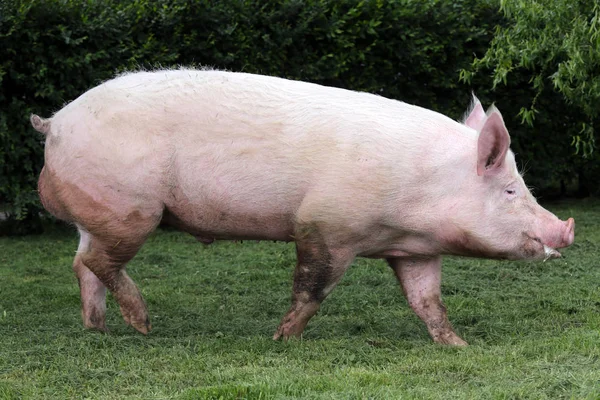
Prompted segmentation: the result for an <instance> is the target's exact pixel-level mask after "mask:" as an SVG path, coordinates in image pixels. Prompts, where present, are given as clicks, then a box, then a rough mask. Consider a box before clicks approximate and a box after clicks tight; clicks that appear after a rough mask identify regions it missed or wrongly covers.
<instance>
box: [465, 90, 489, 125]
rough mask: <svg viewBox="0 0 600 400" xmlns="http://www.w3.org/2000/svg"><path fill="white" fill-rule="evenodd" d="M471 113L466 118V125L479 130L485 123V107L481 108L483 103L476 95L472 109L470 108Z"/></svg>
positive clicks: (468, 112)
mask: <svg viewBox="0 0 600 400" xmlns="http://www.w3.org/2000/svg"><path fill="white" fill-rule="evenodd" d="M469 110H470V111H467V116H466V117H465V122H464V124H465V125H466V126H468V127H469V128H473V129H475V130H478V129H479V128H480V127H481V125H482V123H483V121H485V111H483V107H482V106H481V102H480V101H479V99H478V98H477V97H475V94H473V100H472V102H471V107H469Z"/></svg>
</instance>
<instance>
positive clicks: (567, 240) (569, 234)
mask: <svg viewBox="0 0 600 400" xmlns="http://www.w3.org/2000/svg"><path fill="white" fill-rule="evenodd" d="M574 239H575V220H574V219H573V218H569V219H568V220H567V222H566V223H565V230H564V232H563V235H562V243H561V244H559V245H558V246H556V247H557V248H562V247H568V246H570V245H571V244H572V243H573V240H574Z"/></svg>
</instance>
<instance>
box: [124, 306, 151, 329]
mask: <svg viewBox="0 0 600 400" xmlns="http://www.w3.org/2000/svg"><path fill="white" fill-rule="evenodd" d="M121 314H122V315H123V319H124V320H125V323H126V324H127V325H131V326H133V327H134V328H135V329H136V330H137V331H138V332H140V333H143V334H144V335H147V334H148V332H150V330H151V329H152V325H151V324H150V319H149V318H148V313H147V312H146V310H145V309H144V310H142V311H141V312H138V313H137V314H138V315H135V314H136V313H134V312H130V311H129V310H127V309H125V308H123V307H121Z"/></svg>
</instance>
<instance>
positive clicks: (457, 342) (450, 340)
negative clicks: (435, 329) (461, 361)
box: [433, 332, 469, 347]
mask: <svg viewBox="0 0 600 400" xmlns="http://www.w3.org/2000/svg"><path fill="white" fill-rule="evenodd" d="M433 340H434V341H435V342H436V343H439V344H445V345H448V346H457V347H465V346H468V345H469V344H468V343H467V342H465V341H464V340H462V339H461V338H460V337H459V336H458V335H457V334H456V333H454V332H450V333H445V334H442V335H439V336H437V337H434V338H433Z"/></svg>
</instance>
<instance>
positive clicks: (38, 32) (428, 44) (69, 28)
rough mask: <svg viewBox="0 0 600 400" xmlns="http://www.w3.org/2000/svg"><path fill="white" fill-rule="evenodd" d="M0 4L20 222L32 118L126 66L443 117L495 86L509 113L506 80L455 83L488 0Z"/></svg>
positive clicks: (31, 194) (484, 28)
mask: <svg viewBox="0 0 600 400" xmlns="http://www.w3.org/2000/svg"><path fill="white" fill-rule="evenodd" d="M0 4H1V5H0V7H1V8H0V140H1V142H0V207H2V204H4V208H5V212H7V213H8V214H9V216H10V217H11V218H14V219H17V220H28V221H29V222H30V224H35V220H36V219H37V217H38V215H39V210H40V205H39V201H38V199H37V192H36V179H37V175H38V173H39V170H40V169H41V166H42V163H43V160H42V158H43V145H42V144H41V142H40V140H41V138H40V136H39V135H38V134H37V133H36V132H35V131H34V130H33V129H32V128H31V127H30V124H29V122H28V118H29V114H30V113H32V112H35V113H37V114H40V115H43V116H50V115H51V114H52V112H54V111H57V110H58V109H60V108H61V107H62V106H63V105H64V103H65V102H68V101H70V100H73V99H74V98H76V97H77V96H78V95H80V94H81V93H83V92H84V91H85V90H87V89H89V88H90V87H93V86H95V85H97V84H98V83H100V82H102V81H103V80H106V79H108V78H110V77H112V76H113V75H114V74H115V73H116V72H119V71H122V70H130V69H138V68H156V67H171V66H176V65H186V66H188V65H197V66H212V67H215V68H221V69H228V70H232V71H245V72H251V73H261V74H267V75H276V76H282V77H287V78H292V79H301V80H306V81H311V82H316V83H321V84H326V85H333V86H338V87H344V88H349V89H354V90H364V91H369V92H373V93H378V94H380V95H383V96H386V97H391V98H397V99H402V100H404V101H407V102H410V103H413V104H418V105H421V106H425V107H428V108H432V109H435V110H438V111H441V112H443V113H445V114H447V115H450V116H451V117H453V118H458V117H460V116H461V114H462V113H463V112H464V110H465V108H466V106H467V105H468V102H469V99H470V90H472V89H476V90H477V91H478V95H480V97H482V100H484V101H486V100H487V101H488V102H489V101H493V100H494V99H497V98H498V96H499V95H500V97H501V100H502V101H498V106H499V108H500V109H501V110H503V113H504V115H505V119H506V120H507V121H508V122H511V121H512V120H514V115H516V113H517V112H518V110H511V109H510V103H511V102H510V96H511V93H510V92H509V89H506V92H505V93H490V92H489V91H488V90H487V88H489V87H490V86H491V84H490V82H489V79H487V78H485V77H484V78H479V81H477V80H475V81H473V82H472V83H471V85H469V86H467V85H466V84H462V83H460V82H459V79H458V78H459V71H460V70H461V69H462V68H467V67H468V66H469V65H470V63H471V61H472V59H473V55H474V54H475V55H479V56H481V55H483V54H484V52H485V50H486V49H487V46H488V44H489V41H490V39H491V34H492V32H493V27H494V26H495V25H496V24H498V23H499V22H500V15H499V13H498V5H497V4H496V2H494V1H491V0H457V1H452V2H449V1H445V0H421V1H411V0H401V1H383V0H374V1H334V0H306V1H293V0H292V1H285V0H279V1H266V2H265V1H247V0H222V1H208V0H200V1H192V0H189V1H184V0H165V1H114V0H97V1H96V0H88V1H74V0H45V1H44V0H33V1H27V2H25V1H22V2H13V3H6V2H4V3H0ZM479 88H483V89H481V90H480V89H479ZM502 96H505V97H504V98H503V99H502ZM506 99H508V101H506ZM505 103H506V107H505ZM488 104H489V103H488ZM507 110H508V114H507ZM509 125H512V126H513V129H516V132H514V131H513V132H512V133H513V136H514V137H516V138H517V140H516V141H515V145H516V146H517V147H518V150H520V153H521V154H522V155H525V157H529V158H527V159H525V161H528V160H529V159H531V160H533V159H534V158H533V155H534V154H535V153H534V152H533V150H532V149H535V151H536V152H537V151H538V150H539V149H538V148H537V147H534V146H530V147H528V145H527V143H526V142H527V141H526V140H524V141H521V142H524V143H520V141H519V140H518V138H519V135H525V136H527V135H528V134H530V130H525V129H524V128H523V127H519V126H518V125H517V124H515V123H513V124H510V123H509ZM528 132H529V133H528ZM553 145H556V146H559V147H560V149H561V150H562V153H560V157H562V158H560V157H559V158H560V159H555V158H553V159H552V160H546V161H545V163H546V164H548V165H549V166H550V167H551V166H555V165H556V164H557V163H560V164H561V165H564V166H565V169H566V170H567V172H565V173H562V172H561V174H558V175H557V174H556V173H551V174H550V175H547V176H544V177H543V179H544V180H545V179H547V178H548V177H550V178H548V179H550V180H554V181H556V180H557V179H570V178H571V177H572V176H573V173H574V169H573V168H572V167H570V164H569V163H570V157H571V155H570V153H568V149H569V146H568V143H566V144H564V143H558V144H553ZM523 146H525V147H523ZM541 146H542V147H543V148H544V151H545V150H546V148H547V146H546V147H544V146H545V145H544V143H541ZM565 149H567V150H565ZM565 152H566V156H565V155H564V154H563V153H565ZM549 153H551V154H553V155H556V154H555V153H553V152H552V151H549ZM565 157H566V158H565ZM531 162H532V163H533V161H531ZM536 165H537V164H536ZM544 171H546V170H543V171H542V170H540V171H537V170H536V171H535V172H536V173H539V174H540V176H542V175H543V174H542V172H544ZM533 180H534V181H535V180H536V177H535V176H534V177H533ZM538 180H539V179H538ZM18 226H20V227H25V229H28V228H30V227H31V226H32V225H26V224H23V223H21V224H19V225H18Z"/></svg>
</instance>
